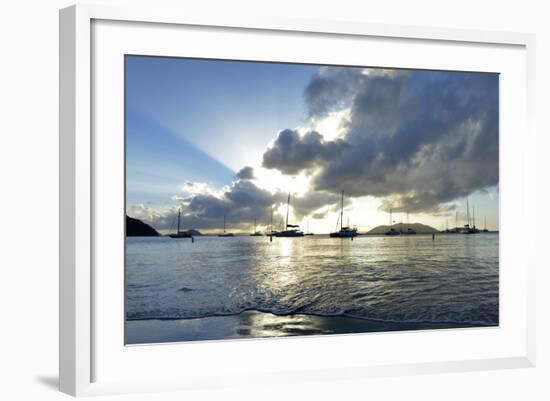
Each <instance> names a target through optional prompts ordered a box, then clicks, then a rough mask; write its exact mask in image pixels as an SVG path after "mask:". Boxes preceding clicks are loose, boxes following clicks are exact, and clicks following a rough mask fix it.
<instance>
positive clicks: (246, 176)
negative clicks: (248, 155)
mask: <svg viewBox="0 0 550 401" xmlns="http://www.w3.org/2000/svg"><path fill="white" fill-rule="evenodd" d="M236 177H237V178H238V179H241V180H253V179H254V169H253V168H252V167H250V166H245V167H243V168H242V169H240V170H239V171H238V172H237V174H236Z"/></svg>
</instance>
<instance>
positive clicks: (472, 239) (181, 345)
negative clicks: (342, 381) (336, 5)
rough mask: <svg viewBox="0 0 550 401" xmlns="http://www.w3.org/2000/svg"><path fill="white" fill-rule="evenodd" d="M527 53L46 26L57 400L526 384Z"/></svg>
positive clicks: (321, 30) (507, 44) (529, 351)
mask: <svg viewBox="0 0 550 401" xmlns="http://www.w3.org/2000/svg"><path fill="white" fill-rule="evenodd" d="M533 49H534V37H533V36H532V35H529V34H518V33H514V34H512V33H502V32H477V31H463V30H449V29H435V28H422V27H403V26H381V25H372V24H367V23H357V22H355V23H351V22H334V21H305V20H293V19H291V18H288V19H286V18H285V19H275V18H272V19H270V18H263V19H262V18H251V19H243V20H232V19H227V18H222V17H220V16H218V17H216V16H199V15H186V14H184V13H181V12H177V11H175V12H170V13H168V12H161V11H158V10H157V11H153V10H149V9H139V8H132V9H113V8H108V7H104V6H73V7H70V8H67V9H64V10H61V12H60V78H61V79H60V99H61V100H60V136H61V140H60V158H61V159H60V186H61V192H60V202H61V209H60V210H61V221H60V243H61V248H60V388H61V390H62V391H64V392H67V393H69V394H72V395H91V394H106V393H118V392H124V393H126V392H138V391H155V390H159V391H160V390H162V391H166V390H170V389H174V390H176V389H197V388H208V387H209V386H225V385H234V383H236V382H238V378H239V377H242V376H243V375H247V377H251V378H253V379H254V380H256V381H257V382H259V383H261V382H266V383H268V382H272V381H273V380H274V379H276V380H286V381H293V380H304V379H305V380H327V379H330V378H334V379H338V378H342V377H350V376H351V377H353V378H357V380H360V379H361V378H365V377H372V376H381V375H399V374H403V373H405V372H406V373H407V374H410V373H430V372H441V371H465V370H478V369H499V368H510V367H529V366H533V365H534V363H535V341H534V282H533V281H534V279H533V271H534V266H535V263H536V260H535V256H534V255H536V253H534V252H531V246H532V245H531V244H530V242H529V239H528V236H525V232H526V231H527V232H529V230H534V222H535V218H534V216H535V215H536V210H535V208H534V207H533V205H532V199H534V192H535V178H534V177H535V174H534V172H535V162H534V143H535V139H534V133H533V132H532V129H531V120H532V115H531V113H532V112H533V109H534V108H533V86H534V71H533V65H534V63H533V58H534V50H533ZM181 361H185V364H182V363H181Z"/></svg>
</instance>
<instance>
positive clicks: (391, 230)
mask: <svg viewBox="0 0 550 401" xmlns="http://www.w3.org/2000/svg"><path fill="white" fill-rule="evenodd" d="M386 235H401V233H400V232H399V231H397V230H396V229H395V228H393V219H392V209H391V208H390V229H389V231H386Z"/></svg>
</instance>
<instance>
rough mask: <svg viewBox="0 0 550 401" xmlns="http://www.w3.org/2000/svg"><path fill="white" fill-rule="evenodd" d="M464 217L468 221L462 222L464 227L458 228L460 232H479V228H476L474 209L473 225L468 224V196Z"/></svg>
mask: <svg viewBox="0 0 550 401" xmlns="http://www.w3.org/2000/svg"><path fill="white" fill-rule="evenodd" d="M466 219H467V220H468V222H467V223H466V224H464V227H462V229H461V230H460V233H461V234H477V233H479V230H478V229H477V228H476V217H475V209H474V216H473V227H472V226H470V202H469V200H468V198H466Z"/></svg>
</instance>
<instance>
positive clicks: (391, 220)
mask: <svg viewBox="0 0 550 401" xmlns="http://www.w3.org/2000/svg"><path fill="white" fill-rule="evenodd" d="M392 224H393V219H392V208H391V207H390V229H391V227H392Z"/></svg>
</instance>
